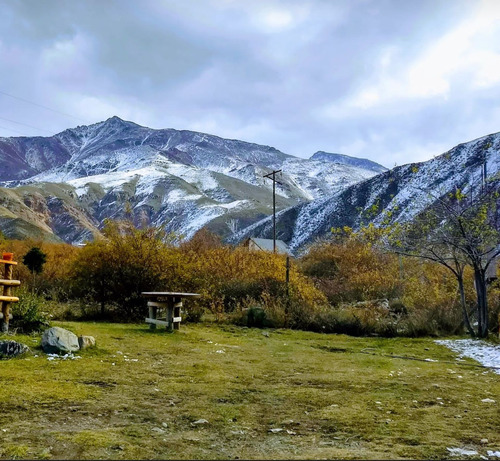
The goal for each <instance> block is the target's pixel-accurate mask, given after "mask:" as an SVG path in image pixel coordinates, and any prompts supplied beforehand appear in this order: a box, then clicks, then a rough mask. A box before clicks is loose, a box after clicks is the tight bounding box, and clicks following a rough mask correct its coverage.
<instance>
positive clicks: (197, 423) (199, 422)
mask: <svg viewBox="0 0 500 461" xmlns="http://www.w3.org/2000/svg"><path fill="white" fill-rule="evenodd" d="M193 424H196V425H199V424H208V421H207V420H206V419H199V420H198V421H195V422H194V423H193Z"/></svg>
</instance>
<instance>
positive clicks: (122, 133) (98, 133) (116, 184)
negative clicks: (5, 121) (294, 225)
mask: <svg viewBox="0 0 500 461" xmlns="http://www.w3.org/2000/svg"><path fill="white" fill-rule="evenodd" d="M326 155H327V156H336V155H338V154H326ZM338 158H339V161H335V160H334V158H333V157H328V158H326V157H325V158H323V157H322V156H321V155H318V154H315V156H313V157H312V158H311V159H309V160H307V159H300V158H296V157H293V156H290V155H287V154H284V153H283V152H280V151H278V150H277V149H274V148H272V147H269V146H261V145H257V144H252V143H247V142H243V141H238V140H228V139H223V138H219V137H217V136H212V135H208V134H203V133H197V132H192V131H178V130H174V129H165V130H155V129H151V128H147V127H142V126H140V125H137V124H135V123H132V122H127V121H124V120H121V119H119V118H118V117H112V118H110V119H108V120H106V121H105V122H101V123H97V124H94V125H90V126H79V127H76V128H72V129H68V130H65V131H64V132H62V133H59V134H57V135H55V136H53V137H50V138H41V137H34V138H24V137H22V138H0V165H1V166H2V168H0V186H3V188H0V230H2V231H3V232H4V233H5V234H6V235H8V236H11V237H23V236H26V235H33V234H34V235H41V236H43V237H44V238H53V239H57V238H60V239H63V240H65V241H68V242H81V241H83V240H85V239H88V238H91V237H92V235H95V234H96V233H98V232H99V228H100V227H101V226H102V223H103V221H104V219H106V218H120V217H123V216H124V214H125V210H126V209H127V208H130V209H131V210H132V213H133V217H134V219H135V220H136V222H137V223H142V222H146V223H150V224H163V225H165V226H166V228H167V230H169V231H173V232H176V233H178V234H183V235H184V236H186V237H188V238H189V237H190V236H191V235H193V234H194V232H196V231H197V230H198V229H200V228H201V227H203V226H205V225H208V226H209V227H210V228H211V229H212V230H214V231H216V232H218V233H219V234H221V235H222V236H224V237H230V236H231V235H232V234H234V233H235V232H237V231H238V230H239V229H242V228H245V227H247V226H248V225H251V224H252V223H254V222H256V221H258V220H260V219H262V218H264V217H266V216H268V215H269V214H270V213H271V211H272V210H271V203H272V195H271V187H272V184H271V181H270V180H268V179H265V178H264V177H263V176H264V175H265V174H267V173H269V172H270V171H272V170H273V169H278V170H282V172H281V173H280V175H279V177H278V179H279V182H280V184H279V185H278V186H277V195H278V197H277V206H278V209H285V208H289V207H291V206H293V205H296V204H298V203H304V202H308V201H311V200H315V199H318V198H324V197H327V196H329V195H331V194H333V193H338V192H339V191H341V190H344V189H345V187H347V186H349V185H351V184H354V183H357V182H359V181H363V180H365V179H366V178H370V177H372V176H374V175H375V174H376V173H377V172H379V171H380V170H385V168H384V167H382V166H381V165H378V164H375V163H374V162H370V161H366V160H363V159H355V158H352V157H347V156H339V157H338ZM346 159H348V160H346ZM332 160H333V161H332ZM359 162H361V163H359Z"/></svg>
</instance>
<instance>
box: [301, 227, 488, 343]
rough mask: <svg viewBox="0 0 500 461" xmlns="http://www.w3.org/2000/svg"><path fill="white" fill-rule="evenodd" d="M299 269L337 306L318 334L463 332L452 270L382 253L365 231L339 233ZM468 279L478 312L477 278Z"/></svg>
mask: <svg viewBox="0 0 500 461" xmlns="http://www.w3.org/2000/svg"><path fill="white" fill-rule="evenodd" d="M299 266H300V269H301V271H302V273H303V274H305V275H308V276H309V277H310V278H311V279H312V280H313V281H314V283H315V286H316V287H317V288H318V289H319V290H321V291H322V292H323V293H324V294H325V295H326V296H327V298H328V300H329V302H330V304H331V308H330V309H327V310H324V311H322V312H321V314H320V315H319V316H318V317H317V318H316V322H315V325H314V327H313V328H314V329H316V330H320V331H326V332H338V333H347V334H353V335H370V334H371V335H381V336H396V335H398V336H422V335H436V336H437V335H440V334H456V333H459V332H461V331H462V327H463V325H462V322H463V321H462V313H461V310H460V309H461V308H460V303H459V293H458V290H457V283H456V279H455V278H454V277H453V276H452V274H451V273H450V271H448V270H446V269H445V268H443V267H442V266H441V265H439V264H436V263H433V262H423V261H422V260H418V259H417V258H410V257H401V256H400V257H398V256H397V255H395V254H393V253H389V252H384V251H381V250H380V249H379V248H378V247H377V246H376V245H373V244H372V241H371V240H370V239H369V238H366V235H363V234H362V233H355V232H353V231H352V230H351V229H349V228H345V229H342V230H341V232H339V231H337V232H334V235H333V236H332V238H331V239H329V240H327V241H322V242H318V243H316V244H313V245H312V246H311V247H310V248H309V249H308V251H307V252H306V253H305V254H304V256H303V257H302V258H301V259H300V260H299ZM466 279H467V280H468V282H467V283H466V287H465V289H466V299H467V302H468V303H469V306H470V307H471V308H472V306H473V304H474V291H473V286H472V282H471V277H466ZM490 296H493V293H491V294H490ZM382 300H386V301H385V303H386V307H384V308H380V302H381V301H382ZM369 301H372V304H371V305H370V302H369ZM471 310H472V309H471Z"/></svg>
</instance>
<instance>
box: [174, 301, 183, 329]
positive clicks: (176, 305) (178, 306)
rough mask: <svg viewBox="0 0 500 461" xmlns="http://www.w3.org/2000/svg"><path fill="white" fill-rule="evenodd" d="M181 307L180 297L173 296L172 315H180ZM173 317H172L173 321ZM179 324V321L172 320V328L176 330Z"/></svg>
mask: <svg viewBox="0 0 500 461" xmlns="http://www.w3.org/2000/svg"><path fill="white" fill-rule="evenodd" d="M181 307H182V298H174V317H175V318H177V317H180V316H181ZM173 320H174V319H172V321H173ZM180 325H181V322H179V321H175V322H174V330H178V329H179V327H180Z"/></svg>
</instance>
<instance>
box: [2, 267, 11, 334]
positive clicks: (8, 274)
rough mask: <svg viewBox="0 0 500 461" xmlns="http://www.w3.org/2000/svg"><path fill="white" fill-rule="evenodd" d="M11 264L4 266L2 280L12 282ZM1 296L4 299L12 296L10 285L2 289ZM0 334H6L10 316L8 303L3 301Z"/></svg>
mask: <svg viewBox="0 0 500 461" xmlns="http://www.w3.org/2000/svg"><path fill="white" fill-rule="evenodd" d="M12 268H13V266H12V264H5V272H4V279H5V280H7V281H9V280H12ZM3 295H4V296H6V297H11V296H12V286H11V285H10V284H6V285H4V287H3ZM2 314H3V319H2V333H7V332H8V331H9V314H10V302H9V301H3V302H2Z"/></svg>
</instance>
